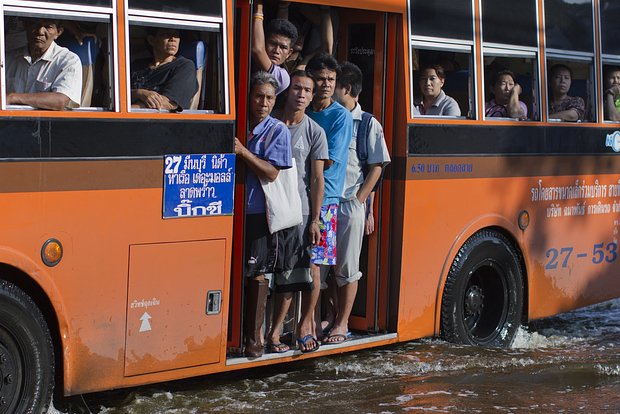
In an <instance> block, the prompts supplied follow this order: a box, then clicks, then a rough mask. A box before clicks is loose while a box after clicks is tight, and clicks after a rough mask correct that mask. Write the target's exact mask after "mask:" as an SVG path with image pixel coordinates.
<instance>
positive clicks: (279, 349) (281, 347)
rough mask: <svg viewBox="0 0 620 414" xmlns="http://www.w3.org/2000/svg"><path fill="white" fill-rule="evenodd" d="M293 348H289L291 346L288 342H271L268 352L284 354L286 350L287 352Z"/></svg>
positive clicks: (268, 345)
mask: <svg viewBox="0 0 620 414" xmlns="http://www.w3.org/2000/svg"><path fill="white" fill-rule="evenodd" d="M290 349H291V348H289V346H288V345H287V344H283V343H281V342H280V343H279V344H276V343H273V342H272V343H270V344H267V352H270V353H272V354H283V353H285V352H287V351H288V350H290Z"/></svg>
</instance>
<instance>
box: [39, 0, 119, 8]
mask: <svg viewBox="0 0 620 414" xmlns="http://www.w3.org/2000/svg"><path fill="white" fill-rule="evenodd" d="M34 1H37V2H42V3H65V4H79V5H86V6H99V7H112V0H34Z"/></svg>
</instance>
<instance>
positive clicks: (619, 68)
mask: <svg viewBox="0 0 620 414" xmlns="http://www.w3.org/2000/svg"><path fill="white" fill-rule="evenodd" d="M612 72H620V66H616V65H607V66H605V70H604V73H603V77H605V78H606V77H608V76H609V75H610V74H611V73H612Z"/></svg>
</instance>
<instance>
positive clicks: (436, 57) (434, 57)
mask: <svg viewBox="0 0 620 414" xmlns="http://www.w3.org/2000/svg"><path fill="white" fill-rule="evenodd" d="M415 52H416V53H415V56H416V59H417V63H418V67H417V68H416V70H415V71H414V74H413V79H414V82H413V83H414V97H415V103H414V105H415V107H414V108H415V109H414V111H415V112H414V114H415V115H416V116H451V117H463V118H464V117H470V114H471V113H472V112H471V106H472V105H471V99H470V96H471V93H470V91H471V90H472V87H471V76H470V73H471V71H470V67H471V66H470V65H471V53H466V52H451V51H438V50H426V49H419V50H416V51H415ZM433 78H439V84H438V85H437V86H433V85H432V79H433ZM438 86H439V87H440V88H441V91H439V90H438V89H437V87H438ZM444 95H445V96H444ZM452 102H454V103H455V104H454V105H453V104H452Z"/></svg>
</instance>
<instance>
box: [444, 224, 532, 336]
mask: <svg viewBox="0 0 620 414" xmlns="http://www.w3.org/2000/svg"><path fill="white" fill-rule="evenodd" d="M522 312H523V271H522V266H521V260H520V255H519V253H518V252H517V251H516V250H515V248H514V246H513V245H512V243H511V242H510V241H509V240H508V238H507V237H506V236H504V235H503V234H502V233H500V232H499V231H497V230H493V229H485V230H481V231H480V232H478V233H476V234H474V235H473V236H471V237H470V238H469V239H468V240H467V241H466V242H465V243H464V244H463V246H462V247H461V248H460V249H459V251H458V253H457V255H456V257H455V258H454V261H453V262H452V266H451V267H450V272H449V273H448V277H447V280H446V285H445V288H444V291H443V298H442V301H441V336H442V338H443V339H445V340H446V341H448V342H453V343H459V344H467V345H481V346H491V347H508V346H510V344H511V343H512V340H513V339H514V337H515V334H516V333H517V329H518V328H519V326H521V317H522Z"/></svg>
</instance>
